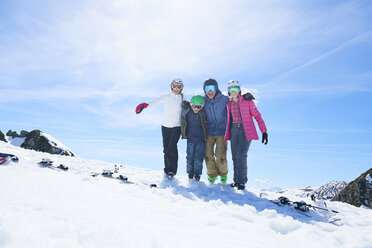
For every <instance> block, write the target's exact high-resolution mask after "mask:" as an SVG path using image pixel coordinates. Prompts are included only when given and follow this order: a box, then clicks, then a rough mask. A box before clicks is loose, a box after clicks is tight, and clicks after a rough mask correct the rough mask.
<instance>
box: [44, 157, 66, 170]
mask: <svg viewBox="0 0 372 248" xmlns="http://www.w3.org/2000/svg"><path fill="white" fill-rule="evenodd" d="M39 165H40V166H42V167H46V168H50V169H59V170H63V171H67V170H68V167H67V166H66V165H63V164H60V165H58V166H55V165H53V161H52V160H50V159H49V158H43V159H42V160H41V161H40V162H39Z"/></svg>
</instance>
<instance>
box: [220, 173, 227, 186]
mask: <svg viewBox="0 0 372 248" xmlns="http://www.w3.org/2000/svg"><path fill="white" fill-rule="evenodd" d="M220 180H221V183H223V184H225V183H226V182H227V175H226V176H221V177H220Z"/></svg>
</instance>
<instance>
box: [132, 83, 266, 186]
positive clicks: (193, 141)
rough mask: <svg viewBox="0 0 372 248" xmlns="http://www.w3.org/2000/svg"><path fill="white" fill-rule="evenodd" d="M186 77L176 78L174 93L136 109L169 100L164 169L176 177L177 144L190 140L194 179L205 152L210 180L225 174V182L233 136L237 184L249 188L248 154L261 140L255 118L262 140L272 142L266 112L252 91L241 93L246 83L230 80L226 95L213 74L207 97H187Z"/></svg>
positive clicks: (205, 87) (190, 167)
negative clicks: (251, 147)
mask: <svg viewBox="0 0 372 248" xmlns="http://www.w3.org/2000/svg"><path fill="white" fill-rule="evenodd" d="M182 89H183V82H182V80H181V79H179V78H176V79H174V80H173V81H172V83H171V90H172V92H171V93H170V94H166V95H163V96H161V97H159V98H157V99H155V100H153V101H152V102H150V103H141V104H139V105H138V106H137V108H136V113H137V114H139V113H141V111H142V110H143V109H145V108H147V107H148V106H155V105H158V104H160V103H164V105H165V107H164V114H163V119H162V136H163V148H164V149H163V152H164V173H165V175H166V176H167V177H168V178H173V177H174V175H176V173H177V167H178V149H177V143H178V140H179V138H180V135H181V133H182V138H185V139H187V151H186V153H187V157H186V160H187V161H186V163H187V173H188V175H189V178H190V179H192V178H195V180H196V181H199V180H200V176H201V174H202V169H203V166H202V165H203V157H204V158H205V163H206V167H207V175H208V180H209V182H211V183H214V182H215V181H216V179H217V178H218V176H220V181H221V183H226V182H227V174H228V166H227V159H226V157H227V156H226V153H227V141H228V140H230V144H231V152H232V159H233V166H234V167H233V168H234V178H233V180H234V183H232V184H231V186H233V187H237V189H239V190H244V189H245V184H246V183H247V154H248V149H249V146H250V143H251V141H252V140H258V134H257V131H256V127H255V125H254V122H253V118H255V120H256V121H257V123H258V126H259V128H260V131H261V132H262V143H264V144H265V145H266V144H267V143H268V134H267V129H266V126H265V122H264V121H263V119H262V117H261V114H260V112H259V111H258V109H257V108H256V106H255V104H254V102H253V100H254V97H253V96H252V95H251V94H250V93H246V94H244V95H241V90H240V83H239V82H238V81H236V80H230V81H229V82H228V85H227V91H228V94H229V97H228V96H225V95H223V94H222V92H221V91H220V90H219V88H218V83H217V81H216V80H215V79H211V78H209V79H207V80H205V82H204V85H203V90H204V93H205V96H204V97H202V96H199V95H196V96H193V97H192V98H191V100H190V102H187V101H184V99H183V94H182Z"/></svg>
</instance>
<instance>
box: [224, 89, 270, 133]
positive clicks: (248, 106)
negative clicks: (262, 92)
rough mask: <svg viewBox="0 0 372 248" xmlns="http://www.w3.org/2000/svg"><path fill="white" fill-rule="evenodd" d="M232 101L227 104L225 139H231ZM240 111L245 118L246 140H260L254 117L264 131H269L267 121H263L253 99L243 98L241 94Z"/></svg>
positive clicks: (243, 118)
mask: <svg viewBox="0 0 372 248" xmlns="http://www.w3.org/2000/svg"><path fill="white" fill-rule="evenodd" d="M231 101H232V100H230V101H229V103H228V104H227V126H226V133H225V140H230V124H231V113H230V110H231ZM239 105H240V113H241V115H242V120H243V129H244V134H245V139H246V140H258V135H257V130H256V127H255V125H254V122H253V118H252V117H254V118H255V119H256V121H257V123H258V127H259V128H260V131H261V132H262V133H265V132H267V129H266V125H265V122H264V121H263V119H262V117H261V114H260V112H259V111H258V109H257V108H256V105H255V104H254V102H253V101H247V100H244V99H243V96H241V95H240V96H239Z"/></svg>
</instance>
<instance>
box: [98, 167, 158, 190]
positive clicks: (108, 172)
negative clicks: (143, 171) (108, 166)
mask: <svg viewBox="0 0 372 248" xmlns="http://www.w3.org/2000/svg"><path fill="white" fill-rule="evenodd" d="M114 174H118V170H116V169H115V170H114V171H112V170H103V172H102V173H92V174H91V176H92V177H97V176H103V177H106V178H110V179H116V180H119V181H121V182H124V183H128V184H136V185H139V183H135V182H132V181H129V180H128V177H127V176H124V175H121V174H119V175H114ZM143 184H145V183H143ZM145 185H148V186H150V187H151V188H156V187H157V185H156V184H154V183H153V184H145Z"/></svg>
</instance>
